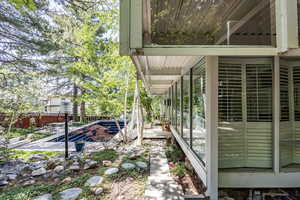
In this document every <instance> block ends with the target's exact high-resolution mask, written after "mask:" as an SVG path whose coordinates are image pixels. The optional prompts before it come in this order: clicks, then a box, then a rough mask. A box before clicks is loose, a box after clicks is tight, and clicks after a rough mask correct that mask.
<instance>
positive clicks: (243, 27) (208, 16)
mask: <svg viewBox="0 0 300 200" xmlns="http://www.w3.org/2000/svg"><path fill="white" fill-rule="evenodd" d="M144 8H145V9H144V13H145V16H148V18H147V17H146V18H144V44H159V45H272V46H275V42H276V27H275V25H276V23H275V0H226V1H224V0H205V1H203V0H199V1H195V0H186V1H182V0H165V1H162V0H150V3H149V5H148V6H145V7H144Z"/></svg>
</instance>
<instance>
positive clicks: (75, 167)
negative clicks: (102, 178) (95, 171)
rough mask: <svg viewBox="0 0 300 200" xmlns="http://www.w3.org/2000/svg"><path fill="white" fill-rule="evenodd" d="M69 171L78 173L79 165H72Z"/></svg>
mask: <svg viewBox="0 0 300 200" xmlns="http://www.w3.org/2000/svg"><path fill="white" fill-rule="evenodd" d="M69 169H70V170H73V171H79V170H80V167H79V165H76V164H73V165H71V166H70V168H69Z"/></svg>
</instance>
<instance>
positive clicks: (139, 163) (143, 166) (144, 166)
mask: <svg viewBox="0 0 300 200" xmlns="http://www.w3.org/2000/svg"><path fill="white" fill-rule="evenodd" d="M135 164H136V165H137V166H138V167H140V168H143V169H146V168H148V165H147V163H145V162H140V161H138V162H135Z"/></svg>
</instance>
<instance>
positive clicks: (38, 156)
mask: <svg viewBox="0 0 300 200" xmlns="http://www.w3.org/2000/svg"><path fill="white" fill-rule="evenodd" d="M44 159H46V156H45V155H44V154H33V155H31V156H29V158H28V160H44Z"/></svg>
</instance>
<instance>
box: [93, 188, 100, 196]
mask: <svg viewBox="0 0 300 200" xmlns="http://www.w3.org/2000/svg"><path fill="white" fill-rule="evenodd" d="M92 192H93V193H94V194H95V195H100V194H101V193H102V192H103V188H102V187H94V188H92Z"/></svg>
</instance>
